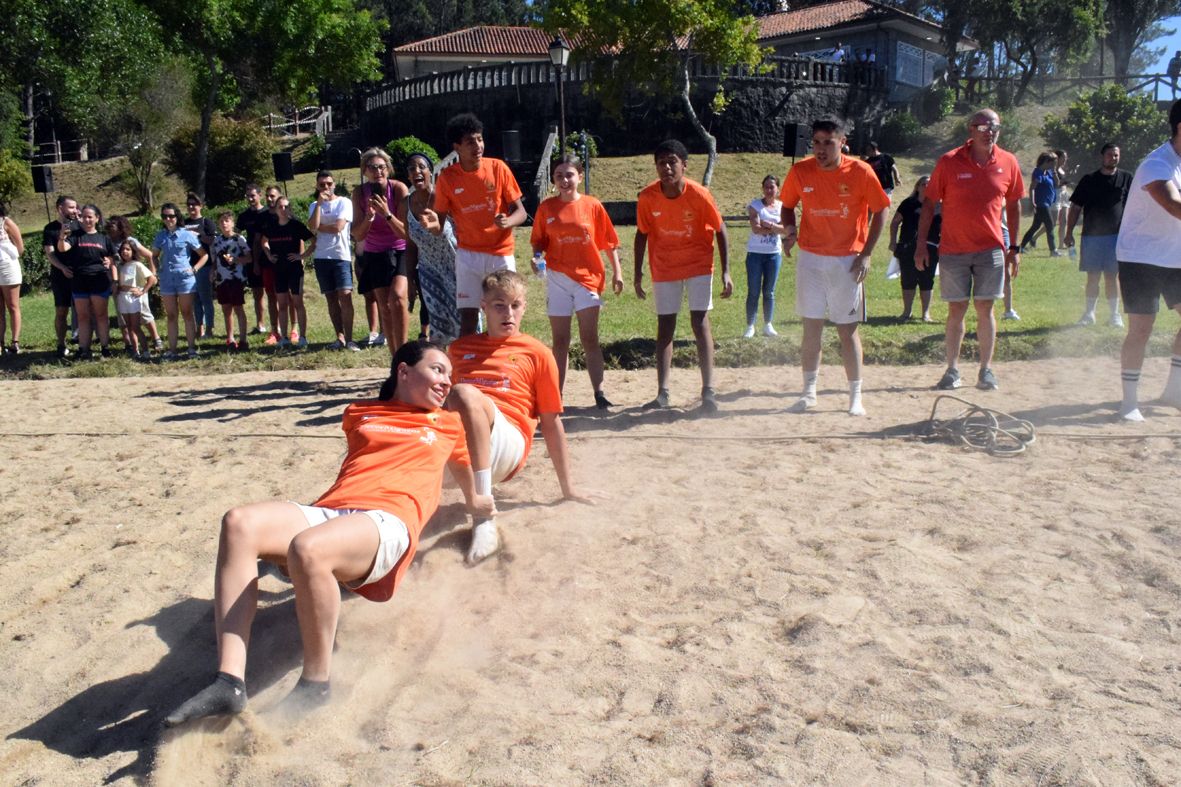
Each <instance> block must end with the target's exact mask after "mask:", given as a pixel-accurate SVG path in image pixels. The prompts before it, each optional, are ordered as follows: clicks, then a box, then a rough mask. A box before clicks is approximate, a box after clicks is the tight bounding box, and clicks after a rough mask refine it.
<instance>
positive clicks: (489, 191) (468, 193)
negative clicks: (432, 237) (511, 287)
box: [434, 157, 521, 255]
mask: <svg viewBox="0 0 1181 787" xmlns="http://www.w3.org/2000/svg"><path fill="white" fill-rule="evenodd" d="M520 198H521V187H520V186H518V185H517V179H516V178H515V177H513V172H512V170H511V169H509V168H508V165H507V164H505V163H504V162H503V161H501V160H500V159H495V158H487V157H485V158H482V159H480V166H479V167H477V168H476V171H475V172H465V171H464V169H463V167H461V166H460V165H459V163H458V162H456V163H455V164H452V165H451V166H449V167H447V169H445V170H443V171H442V172H440V173H439V180H438V182H436V183H435V203H434V204H435V210H438V211H442V212H445V213H447V215H449V216H450V217H451V221H453V222H454V223H455V239H456V242H457V243H458V245H459V248H461V249H467V250H468V251H478V252H482V253H484V254H497V255H504V254H512V253H513V231H512V229H511V228H510V229H506V230H502V229H501V228H500V227H497V226H496V224H495V223H494V222H493V219H494V218H495V217H496V214H497V213H510V212H512V207H511V206H512V204H513V203H514V202H516V201H517V200H519V199H520Z"/></svg>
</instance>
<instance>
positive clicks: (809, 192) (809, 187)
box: [801, 186, 813, 194]
mask: <svg viewBox="0 0 1181 787" xmlns="http://www.w3.org/2000/svg"><path fill="white" fill-rule="evenodd" d="M801 191H803V192H804V193H805V194H811V193H812V191H813V188H812V187H811V186H804V188H802V189H801Z"/></svg>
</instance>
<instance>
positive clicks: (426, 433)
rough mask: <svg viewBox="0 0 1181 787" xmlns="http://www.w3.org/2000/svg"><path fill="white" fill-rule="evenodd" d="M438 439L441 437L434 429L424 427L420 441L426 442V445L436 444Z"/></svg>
mask: <svg viewBox="0 0 1181 787" xmlns="http://www.w3.org/2000/svg"><path fill="white" fill-rule="evenodd" d="M438 439H439V436H438V435H437V434H435V430H434V429H428V428H426V427H423V429H422V436H421V437H419V438H418V442H420V443H424V444H426V445H434V444H435V441H436V440H438Z"/></svg>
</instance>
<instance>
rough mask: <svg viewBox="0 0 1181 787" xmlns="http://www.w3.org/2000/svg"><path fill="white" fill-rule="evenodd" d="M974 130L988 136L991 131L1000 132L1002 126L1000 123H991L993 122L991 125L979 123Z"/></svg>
mask: <svg viewBox="0 0 1181 787" xmlns="http://www.w3.org/2000/svg"><path fill="white" fill-rule="evenodd" d="M972 128H973V129H975V130H976V131H979V132H980V133H981V134H987V133H988V132H989V131H1000V130H1001V124H1000V123H991V122H990V123H977V124H976V125H974V126H972Z"/></svg>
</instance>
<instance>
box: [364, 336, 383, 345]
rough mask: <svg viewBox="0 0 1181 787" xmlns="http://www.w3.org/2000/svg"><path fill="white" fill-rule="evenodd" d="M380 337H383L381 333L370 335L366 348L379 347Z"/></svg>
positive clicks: (366, 341)
mask: <svg viewBox="0 0 1181 787" xmlns="http://www.w3.org/2000/svg"><path fill="white" fill-rule="evenodd" d="M378 336H381V334H380V333H371V334H369V338H368V339H366V340H365V346H366V347H376V346H377V337H378Z"/></svg>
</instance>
